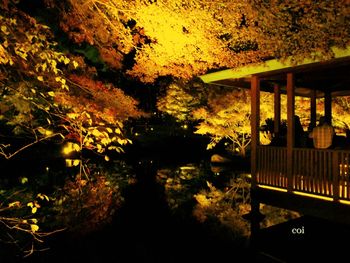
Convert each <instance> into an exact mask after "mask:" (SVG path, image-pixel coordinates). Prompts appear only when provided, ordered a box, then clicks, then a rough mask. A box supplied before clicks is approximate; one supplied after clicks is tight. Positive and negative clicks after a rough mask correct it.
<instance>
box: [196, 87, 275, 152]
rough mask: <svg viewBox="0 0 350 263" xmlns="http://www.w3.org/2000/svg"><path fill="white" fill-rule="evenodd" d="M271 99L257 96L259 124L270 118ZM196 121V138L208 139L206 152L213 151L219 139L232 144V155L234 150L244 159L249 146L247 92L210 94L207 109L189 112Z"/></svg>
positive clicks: (248, 104)
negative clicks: (200, 135) (259, 105)
mask: <svg viewBox="0 0 350 263" xmlns="http://www.w3.org/2000/svg"><path fill="white" fill-rule="evenodd" d="M272 99H273V96H272V95H271V94H265V93H263V95H262V96H261V101H262V106H261V124H263V123H264V122H265V120H266V119H268V118H272V117H273V115H272V114H273V103H272ZM193 115H194V117H195V118H196V119H199V120H201V123H200V124H199V125H198V127H197V128H198V130H197V131H196V133H198V134H207V135H209V136H210V138H211V142H210V143H209V145H208V149H211V148H213V147H214V146H215V145H216V144H217V143H218V142H220V141H221V140H222V139H223V138H227V139H229V140H231V141H232V142H233V144H232V146H233V152H236V148H237V150H238V152H239V154H240V155H242V156H245V154H246V148H247V146H248V145H249V144H250V135H251V131H250V130H251V127H250V117H251V113H250V91H249V90H244V89H243V90H239V89H235V90H232V91H229V92H225V93H224V94H220V95H218V93H216V95H215V93H213V95H212V96H211V97H209V102H208V106H207V107H201V108H199V109H197V110H195V111H194V112H193Z"/></svg>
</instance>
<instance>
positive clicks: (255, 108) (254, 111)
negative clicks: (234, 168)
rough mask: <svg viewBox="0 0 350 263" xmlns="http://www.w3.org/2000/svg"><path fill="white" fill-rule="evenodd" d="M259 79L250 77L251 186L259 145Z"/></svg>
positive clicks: (255, 172) (254, 181) (254, 175)
mask: <svg viewBox="0 0 350 263" xmlns="http://www.w3.org/2000/svg"><path fill="white" fill-rule="evenodd" d="M259 119H260V80H259V78H258V77H257V76H252V78H251V133H252V134H251V147H250V149H251V173H252V188H255V187H256V184H257V178H256V177H257V160H258V159H257V146H258V145H259V123H260V120H259Z"/></svg>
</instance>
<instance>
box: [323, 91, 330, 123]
mask: <svg viewBox="0 0 350 263" xmlns="http://www.w3.org/2000/svg"><path fill="white" fill-rule="evenodd" d="M324 116H325V119H326V121H327V122H328V123H329V124H332V95H331V93H330V92H325V94H324Z"/></svg>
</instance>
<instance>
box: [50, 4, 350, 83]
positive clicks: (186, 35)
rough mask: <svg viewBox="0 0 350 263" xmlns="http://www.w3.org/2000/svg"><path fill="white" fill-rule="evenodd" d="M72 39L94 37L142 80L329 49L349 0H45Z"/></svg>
mask: <svg viewBox="0 0 350 263" xmlns="http://www.w3.org/2000/svg"><path fill="white" fill-rule="evenodd" d="M46 2H47V4H48V6H49V7H51V8H53V7H58V9H59V10H60V12H61V17H62V19H61V20H60V25H61V28H62V29H63V30H64V31H65V32H66V33H67V34H68V35H69V37H70V38H71V39H72V40H73V41H75V42H76V43H83V42H85V43H89V44H90V45H94V46H95V47H96V48H97V49H98V50H99V53H100V55H101V57H102V59H103V60H104V61H105V62H106V63H107V64H108V65H110V66H111V67H114V68H117V69H119V68H121V67H122V61H123V57H124V56H125V55H127V54H132V53H135V55H133V58H134V64H133V65H132V66H131V68H130V69H129V70H127V73H128V74H129V75H131V76H133V77H137V78H139V79H140V80H142V81H144V82H152V81H154V80H155V79H156V78H157V77H159V76H167V75H172V76H175V77H178V78H184V79H189V78H191V77H192V76H196V75H199V74H202V73H205V72H206V71H207V70H208V69H214V68H222V67H231V68H234V67H236V66H240V65H243V64H247V63H251V62H259V61H263V60H266V59H268V58H271V57H277V58H282V59H283V58H286V57H287V56H291V55H293V56H294V59H295V61H298V60H300V59H303V58H305V57H312V56H318V57H321V58H329V57H331V56H332V51H331V49H330V47H332V46H338V47H344V46H346V45H347V44H348V43H349V28H350V25H349V23H350V22H349V21H350V19H349V16H350V9H349V8H350V4H349V1H347V0H340V1H316V2H315V1H277V0H268V1H256V0H248V1H238V0H222V1H201V0H183V1H178V0H157V1H146V0H133V1H129V0H110V1H98V0H92V1H84V0H66V1H61V0H60V1H55V0H46Z"/></svg>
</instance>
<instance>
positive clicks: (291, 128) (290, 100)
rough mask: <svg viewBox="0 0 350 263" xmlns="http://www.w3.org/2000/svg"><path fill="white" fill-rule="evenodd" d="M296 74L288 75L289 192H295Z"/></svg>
mask: <svg viewBox="0 0 350 263" xmlns="http://www.w3.org/2000/svg"><path fill="white" fill-rule="evenodd" d="M294 101H295V97H294V74H293V73H287V127H288V129H287V180H288V181H287V190H288V192H292V191H293V147H294V143H295V141H294V137H295V136H294V134H295V130H294V111H295V105H294Z"/></svg>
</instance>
